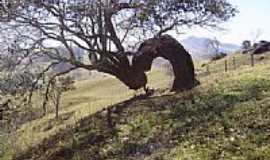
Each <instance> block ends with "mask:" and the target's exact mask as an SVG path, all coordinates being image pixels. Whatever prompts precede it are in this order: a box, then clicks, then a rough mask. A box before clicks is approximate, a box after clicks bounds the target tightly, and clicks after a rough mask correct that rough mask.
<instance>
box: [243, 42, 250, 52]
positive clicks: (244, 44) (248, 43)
mask: <svg viewBox="0 0 270 160" xmlns="http://www.w3.org/2000/svg"><path fill="white" fill-rule="evenodd" d="M250 48H251V41H249V40H245V41H243V43H242V49H245V50H247V49H250Z"/></svg>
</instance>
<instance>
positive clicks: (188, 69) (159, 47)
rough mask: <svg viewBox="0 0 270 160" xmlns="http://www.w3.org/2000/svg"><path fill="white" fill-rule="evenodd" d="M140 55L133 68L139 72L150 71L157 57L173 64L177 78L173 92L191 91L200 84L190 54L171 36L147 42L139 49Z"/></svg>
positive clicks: (134, 61)
mask: <svg viewBox="0 0 270 160" xmlns="http://www.w3.org/2000/svg"><path fill="white" fill-rule="evenodd" d="M138 54H139V55H138V56H136V57H135V58H134V60H133V65H134V66H133V67H134V68H136V69H135V70H137V71H138V72H141V71H143V72H145V71H149V70H150V69H151V65H152V62H153V60H154V59H155V58H157V57H163V58H165V59H167V60H168V61H169V62H170V63H171V65H172V67H173V72H174V76H175V79H174V82H173V86H172V91H183V90H189V89H191V88H193V87H194V86H195V85H196V83H197V82H198V81H197V80H196V79H195V72H194V65H193V61H192V58H191V56H190V54H189V53H188V52H187V51H186V50H185V49H184V47H183V46H182V45H181V44H180V43H179V42H178V41H177V40H176V39H174V38H173V37H171V36H169V35H163V36H160V37H158V38H151V39H148V40H146V41H145V42H143V43H142V44H141V46H140V47H139V49H138Z"/></svg>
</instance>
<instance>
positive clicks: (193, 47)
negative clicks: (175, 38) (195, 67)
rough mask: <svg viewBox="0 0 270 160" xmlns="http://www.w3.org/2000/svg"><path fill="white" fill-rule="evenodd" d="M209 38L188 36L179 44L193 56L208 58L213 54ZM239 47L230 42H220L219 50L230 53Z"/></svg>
mask: <svg viewBox="0 0 270 160" xmlns="http://www.w3.org/2000/svg"><path fill="white" fill-rule="evenodd" d="M210 41H213V39H211V38H205V37H195V36H190V37H187V38H186V39H183V40H181V44H182V45H183V46H184V47H185V49H186V50H188V51H189V52H190V54H191V55H192V56H193V57H194V58H210V57H212V56H213V55H214V54H215V51H214V49H213V48H210V47H209V45H208V44H209V42H210ZM239 49H240V46H238V45H236V44H232V43H223V42H220V48H219V52H223V53H227V54H230V53H232V52H235V51H237V50H239Z"/></svg>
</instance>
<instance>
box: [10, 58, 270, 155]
mask: <svg viewBox="0 0 270 160" xmlns="http://www.w3.org/2000/svg"><path fill="white" fill-rule="evenodd" d="M236 57H237V59H239V60H241V61H238V62H239V63H237V64H238V66H237V69H236V70H230V72H227V73H224V72H223V71H222V69H223V64H224V60H219V61H216V62H212V63H211V64H210V65H211V67H213V68H215V69H216V71H213V72H212V73H211V74H207V75H205V74H201V75H199V77H198V78H199V80H200V81H201V85H200V86H199V87H197V88H195V89H194V90H192V91H190V92H184V93H178V94H172V93H168V92H164V90H166V88H167V87H169V86H168V85H169V84H170V77H166V74H164V73H162V72H160V71H154V72H152V73H151V75H150V84H151V86H153V87H154V88H161V89H160V90H157V91H156V94H155V95H154V96H152V97H148V98H146V99H141V98H138V97H137V98H132V97H133V96H134V94H135V93H133V92H131V91H129V90H128V89H127V88H125V86H122V85H121V83H119V82H118V81H117V80H115V79H112V78H105V79H100V80H98V81H82V82H79V83H77V90H75V91H72V92H69V93H66V95H65V96H64V99H63V103H62V110H61V116H60V117H61V118H60V120H58V121H57V120H54V118H53V113H51V114H49V115H48V116H46V117H43V118H41V119H37V120H34V121H31V122H28V123H25V124H24V125H23V126H22V127H21V128H20V129H19V130H18V132H17V133H16V135H15V137H17V139H16V145H15V146H16V152H17V153H16V155H17V158H16V159H20V160H23V159H25V160H26V159H31V157H32V158H33V159H40V160H41V159H44V160H45V159H46V160H50V159H51V160H54V159H55V160H58V159H65V160H69V159H70V160H84V159H85V160H86V159H87V160H89V159H93V160H99V159H100V160H105V159H108V160H112V159H115V160H118V159H119V160H121V159H122V160H126V159H136V160H137V159H145V160H159V159H160V160H162V159H164V160H168V159H169V160H170V159H172V160H181V159H187V160H189V159H191V160H193V159H202V160H204V159H213V160H216V159H243V160H246V159H252V160H253V159H270V156H269V155H270V141H269V140H270V134H269V133H270V127H269V126H270V98H269V97H270V72H269V69H270V65H269V64H268V62H269V60H268V56H265V57H264V58H263V60H260V59H262V58H260V57H261V56H258V57H256V58H257V59H258V61H257V62H258V63H256V66H255V67H254V68H251V67H249V65H248V64H249V57H247V56H243V55H236ZM226 59H227V60H228V61H229V60H230V59H232V57H227V58H226ZM198 68H199V69H200V70H204V69H205V68H201V67H200V65H198ZM210 71H211V70H210ZM131 98H132V99H131ZM105 107H110V108H111V110H112V111H113V114H112V117H113V118H112V121H113V127H112V128H108V127H107V126H108V124H107V120H106V110H104V111H103V110H102V109H103V108H105ZM13 149H14V148H13ZM8 153H11V154H14V153H12V152H8ZM7 156H8V154H7V155H6V158H5V159H7Z"/></svg>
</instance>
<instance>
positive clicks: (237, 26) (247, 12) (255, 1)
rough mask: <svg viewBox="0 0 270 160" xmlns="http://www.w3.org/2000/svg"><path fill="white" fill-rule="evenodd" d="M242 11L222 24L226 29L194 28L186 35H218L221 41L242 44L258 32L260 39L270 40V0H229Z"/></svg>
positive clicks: (252, 38)
mask: <svg viewBox="0 0 270 160" xmlns="http://www.w3.org/2000/svg"><path fill="white" fill-rule="evenodd" d="M229 1H230V2H231V3H232V4H234V5H236V6H237V8H238V10H239V11H240V12H239V13H238V14H237V15H236V17H234V18H233V19H231V20H230V21H228V22H226V23H224V24H222V25H221V26H222V27H223V28H226V31H213V30H211V31H207V30H204V29H192V30H189V31H187V34H186V35H185V36H183V38H184V37H186V36H190V35H194V36H199V37H216V38H217V39H218V40H220V41H224V42H229V43H236V44H241V42H242V41H243V40H246V39H248V40H251V41H253V40H254V38H255V37H256V34H257V33H261V34H260V37H259V38H258V40H260V39H265V40H270V0H229Z"/></svg>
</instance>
